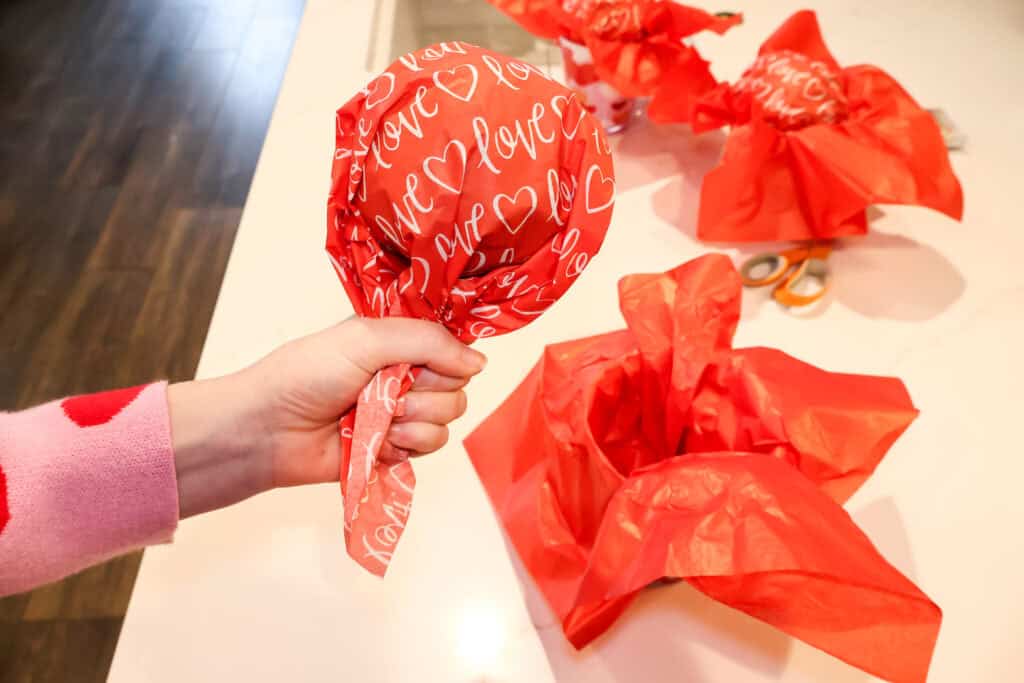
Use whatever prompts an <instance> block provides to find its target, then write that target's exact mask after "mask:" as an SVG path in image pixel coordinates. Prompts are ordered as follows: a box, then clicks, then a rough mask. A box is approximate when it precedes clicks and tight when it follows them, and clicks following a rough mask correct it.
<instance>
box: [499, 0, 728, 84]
mask: <svg viewBox="0 0 1024 683" xmlns="http://www.w3.org/2000/svg"><path fill="white" fill-rule="evenodd" d="M490 2H491V4H493V5H494V6H495V7H497V8H498V9H500V10H501V11H502V12H504V13H505V14H507V15H508V16H510V17H511V18H512V19H514V20H515V21H516V22H518V23H519V24H520V25H522V26H523V27H524V28H525V29H526V30H528V31H530V32H531V33H534V34H535V35H538V36H541V37H543V38H549V39H552V40H557V39H559V38H565V39H567V40H570V41H572V42H574V43H578V44H580V45H585V46H586V47H587V48H589V50H590V52H591V55H592V57H593V69H594V71H595V73H596V75H597V76H598V77H599V78H600V79H601V80H603V81H605V82H606V83H608V84H610V85H612V86H614V87H615V88H616V89H617V90H618V91H619V92H620V93H622V94H623V95H625V96H627V97H652V98H654V99H655V100H658V99H660V98H662V97H664V96H665V95H664V93H663V89H665V88H673V89H674V88H676V87H677V84H678V82H679V81H680V80H681V79H684V80H686V81H687V82H692V83H691V85H690V86H689V87H690V88H692V89H694V90H700V89H706V88H710V87H713V86H714V84H715V80H714V78H713V77H712V76H711V72H710V69H709V65H708V63H707V62H706V61H704V60H703V59H702V58H701V56H700V54H699V53H698V52H697V50H695V49H694V48H693V47H691V46H690V45H687V44H686V43H685V42H684V41H685V39H687V38H689V37H690V36H693V35H695V34H697V33H700V32H702V31H713V32H714V33H718V34H723V33H725V32H726V31H728V30H729V29H730V28H732V27H733V26H736V25H737V24H739V23H741V22H742V21H743V17H742V15H739V14H734V15H729V16H716V15H713V14H709V13H708V12H705V11H704V10H701V9H697V8H695V7H688V6H686V5H682V4H680V3H678V2H674V1H673V0H490ZM588 66H589V65H588ZM581 82H582V81H581Z"/></svg>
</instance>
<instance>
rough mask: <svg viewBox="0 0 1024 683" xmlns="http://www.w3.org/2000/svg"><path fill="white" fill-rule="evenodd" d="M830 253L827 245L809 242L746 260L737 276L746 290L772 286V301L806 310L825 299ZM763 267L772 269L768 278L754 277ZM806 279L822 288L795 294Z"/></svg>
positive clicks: (828, 244)
mask: <svg viewBox="0 0 1024 683" xmlns="http://www.w3.org/2000/svg"><path fill="white" fill-rule="evenodd" d="M831 253H832V245H831V244H830V243H827V242H826V243H814V242H812V243H810V244H807V245H804V246H801V247H795V248H793V249H786V250H785V251H780V252H778V253H771V252H769V253H765V254H758V255H756V256H752V257H751V258H749V259H747V261H746V262H745V263H744V264H743V266H742V267H741V268H740V275H741V276H742V278H743V284H744V285H746V286H747V287H767V286H768V285H775V289H774V290H772V297H773V298H774V299H775V300H776V301H778V302H779V303H780V304H782V305H783V306H807V305H808V304H812V303H814V302H815V301H817V300H818V299H820V298H821V297H823V296H825V292H827V291H828V286H829V279H830V278H829V270H828V265H827V264H826V263H825V260H826V259H827V258H828V257H829V254H831ZM765 265H767V266H769V267H770V268H771V271H770V272H769V273H768V274H767V275H762V276H755V275H754V274H753V273H754V272H755V271H757V270H758V269H759V268H761V267H762V266H765ZM806 279H812V280H817V281H818V282H819V283H820V285H821V287H820V288H818V290H817V291H815V292H813V293H811V294H800V293H798V292H797V291H796V287H797V285H798V284H799V283H800V282H801V281H803V280H806ZM776 283H778V284H776Z"/></svg>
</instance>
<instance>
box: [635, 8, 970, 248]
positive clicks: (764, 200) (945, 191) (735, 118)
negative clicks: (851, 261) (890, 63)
mask: <svg viewBox="0 0 1024 683" xmlns="http://www.w3.org/2000/svg"><path fill="white" fill-rule="evenodd" d="M665 95H666V96H665V97H663V98H661V99H660V100H659V101H657V102H652V103H651V106H650V108H649V110H648V113H649V115H650V117H651V119H652V120H654V121H661V122H668V121H685V122H689V123H690V124H691V125H692V126H693V129H694V130H695V131H696V132H702V131H706V130H711V129H714V128H719V127H722V126H730V131H729V137H728V139H727V140H726V143H725V150H724V152H723V154H722V159H721V161H720V162H719V164H718V166H717V167H716V168H714V169H713V170H712V171H711V172H709V173H708V174H707V176H705V178H704V184H703V187H702V188H701V201H700V213H699V217H698V223H697V236H698V237H699V238H701V239H704V240H711V241H722V242H760V241H782V240H809V239H829V238H835V237H843V236H847V235H859V234H864V233H866V232H867V229H868V228H867V213H866V209H867V207H868V206H870V205H871V204H914V205H919V206H926V207H929V208H931V209H935V210H936V211H941V212H942V213H945V214H947V215H948V216H950V217H951V218H955V219H957V220H959V219H960V218H961V216H962V214H963V194H962V191H961V189H960V183H959V182H958V181H957V179H956V176H955V175H954V174H953V169H952V167H951V166H950V163H949V155H948V152H947V151H946V146H945V143H944V141H943V138H942V133H941V131H940V129H939V126H938V124H937V123H936V122H935V120H934V119H933V118H932V115H931V114H930V113H928V112H927V111H926V110H924V109H922V108H921V107H920V106H919V105H918V104H917V102H915V101H914V99H913V98H912V97H911V96H910V95H909V94H908V93H907V92H906V91H905V90H904V89H903V88H902V87H900V85H899V83H897V82H896V80H895V79H893V78H892V76H890V75H889V74H887V73H885V72H884V71H882V70H881V69H879V68H877V67H874V66H869V65H859V66H851V67H846V68H844V67H841V66H840V65H839V63H838V62H837V61H836V60H835V58H834V57H833V56H832V54H831V53H830V52H829V50H828V48H827V47H826V46H825V43H824V40H823V39H822V37H821V31H820V29H819V27H818V20H817V17H816V15H815V14H814V12H811V11H807V10H805V11H801V12H797V13H796V14H794V15H793V16H792V17H790V18H789V19H788V20H787V21H786V22H785V23H784V24H783V25H782V26H781V27H780V28H779V29H778V30H777V31H776V32H775V33H774V34H773V35H772V36H771V37H770V38H768V40H766V41H765V42H764V44H763V45H762V46H761V49H760V51H759V52H758V58H757V60H755V62H754V64H753V65H752V66H751V67H750V69H748V70H747V71H746V72H745V73H744V74H743V76H742V77H741V78H740V79H739V80H738V81H737V82H736V83H735V84H732V85H730V84H727V83H722V84H718V85H714V86H708V85H707V83H706V82H705V84H704V85H703V86H702V85H701V84H700V83H699V82H697V81H695V80H693V79H689V80H680V81H679V83H678V85H677V87H676V88H673V89H671V90H666V91H665Z"/></svg>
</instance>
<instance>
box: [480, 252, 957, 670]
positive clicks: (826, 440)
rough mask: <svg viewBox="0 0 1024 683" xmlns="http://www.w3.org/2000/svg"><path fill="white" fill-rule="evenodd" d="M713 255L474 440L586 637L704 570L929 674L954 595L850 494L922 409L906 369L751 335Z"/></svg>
mask: <svg viewBox="0 0 1024 683" xmlns="http://www.w3.org/2000/svg"><path fill="white" fill-rule="evenodd" d="M741 288H742V285H741V281H740V277H739V275H738V273H737V272H736V270H735V269H734V268H733V266H732V263H731V262H730V261H729V260H728V259H727V258H726V257H724V256H720V255H710V256H705V257H702V258H699V259H696V260H694V261H691V262H689V263H686V264H684V265H682V266H680V267H678V268H675V269H674V270H671V271H669V272H667V273H664V274H658V275H633V276H629V277H626V278H624V279H623V280H622V281H621V283H620V285H619V299H620V305H621V308H622V313H623V315H624V316H625V318H626V324H627V326H628V329H626V330H621V331H618V332H612V333H609V334H603V335H599V336H595V337H590V338H586V339H579V340H575V341H569V342H565V343H561V344H555V345H552V346H549V347H548V348H547V350H546V351H545V353H544V356H543V358H542V359H541V361H540V363H539V364H538V365H537V366H536V367H534V369H533V370H532V371H531V372H530V374H529V376H528V377H527V378H526V379H525V380H524V381H523V383H522V384H520V386H519V387H518V388H517V389H516V390H515V391H514V392H513V393H512V394H511V395H510V396H509V398H508V399H507V400H506V401H505V402H504V403H503V404H502V405H501V406H500V407H499V408H498V409H497V410H496V411H495V412H494V413H492V414H491V415H490V416H489V417H488V418H487V419H485V420H484V422H483V423H482V424H481V425H480V426H479V427H478V428H477V429H476V430H474V432H473V433H472V434H471V435H470V436H469V437H468V438H467V439H466V441H465V446H466V449H467V451H468V452H469V456H470V459H471V460H472V462H473V465H474V467H475V468H476V470H477V473H478V475H479V477H480V480H481V482H482V483H483V485H484V488H485V489H486V491H487V494H488V496H489V497H490V499H491V502H492V504H493V506H494V509H495V511H496V513H497V515H498V516H499V518H500V520H501V522H502V524H503V526H504V528H505V531H506V533H507V534H508V537H509V538H510V540H511V542H512V545H513V546H514V547H515V548H516V551H517V552H518V554H519V557H520V558H521V560H522V562H523V564H524V565H525V567H526V568H527V570H528V571H529V572H530V574H531V576H532V577H533V579H534V580H535V581H536V583H537V585H538V587H539V588H540V590H541V592H542V593H543V594H544V596H545V597H546V599H547V601H548V603H549V604H550V605H551V607H552V609H553V611H554V612H555V613H556V614H557V615H558V616H559V618H560V619H561V620H562V627H563V630H564V631H565V634H566V637H567V638H568V639H569V640H570V641H571V642H572V643H573V645H575V646H576V647H578V648H579V647H583V646H585V645H587V643H589V642H590V641H592V640H593V639H594V638H596V637H597V636H598V635H600V634H601V633H602V632H604V631H605V630H606V629H608V628H609V627H610V626H611V624H612V623H613V622H614V621H615V620H616V619H617V618H618V617H619V616H620V615H621V614H622V612H623V611H624V610H625V608H626V607H627V606H628V605H629V603H630V602H631V601H632V599H633V598H634V597H635V596H636V595H637V593H638V591H640V590H643V589H644V588H645V587H647V586H649V585H651V584H652V583H653V582H656V581H658V580H660V579H662V578H677V579H682V580H685V581H687V582H689V583H690V584H691V585H692V586H693V587H694V588H696V589H697V590H699V591H701V592H703V593H705V594H707V595H708V596H710V597H711V598H713V599H715V600H718V601H719V602H722V603H723V604H726V605H729V606H730V607H733V608H735V609H738V610H741V611H743V612H746V613H747V614H749V615H751V616H753V617H755V618H757V619H760V620H762V621H764V622H767V623H768V624H771V625H772V626H774V627H776V628H778V629H780V630H782V631H784V632H786V633H788V634H790V635H792V636H794V637H796V638H799V639H801V640H803V641H805V642H807V643H809V644H810V645H812V646H814V647H817V648H820V649H822V650H824V651H826V652H828V653H830V654H832V655H834V656H836V657H838V658H840V659H842V660H844V661H846V662H848V663H850V664H852V665H854V666H857V667H860V668H862V669H864V670H865V671H868V672H870V673H872V674H874V675H877V676H881V677H883V678H887V679H890V680H893V681H924V679H925V676H926V673H927V670H928V666H929V662H930V659H931V654H932V650H933V648H934V645H935V639H936V637H937V635H938V630H939V624H940V621H941V611H940V610H939V608H938V607H937V606H936V605H935V604H934V603H933V602H932V601H931V600H930V599H929V598H928V597H927V596H926V595H925V594H924V593H922V592H921V590H920V589H918V588H917V587H916V586H915V585H914V584H913V583H911V582H910V581H909V580H908V579H907V578H905V577H904V576H903V575H902V574H900V572H899V571H897V570H896V569H895V568H894V567H892V566H891V565H890V564H889V563H888V562H886V560H885V558H883V557H882V556H881V555H880V554H879V552H878V551H877V550H876V549H875V547H874V546H873V545H872V544H871V541H870V540H869V539H868V538H867V536H865V535H864V533H863V532H862V531H861V530H860V529H859V528H858V527H857V525H856V524H855V523H854V522H853V520H852V519H851V518H850V516H849V515H848V514H847V513H846V511H845V510H843V508H842V503H843V502H844V501H846V500H847V498H849V497H850V496H851V495H852V494H853V493H854V491H856V490H857V488H858V487H860V485H861V484H863V483H864V481H865V480H866V479H867V477H868V476H870V474H871V473H872V472H873V471H874V470H875V468H876V467H877V465H878V464H879V462H880V461H881V460H882V458H883V456H884V455H885V453H886V451H888V449H889V448H890V446H892V444H893V442H894V441H895V440H896V439H897V438H898V437H899V436H900V434H902V433H903V431H904V430H906V429H907V427H908V426H909V425H910V423H911V422H912V421H913V420H914V419H915V417H916V416H917V410H916V409H915V408H914V406H913V404H912V403H911V400H910V397H909V396H908V395H907V392H906V389H905V388H904V386H903V383H902V382H900V381H899V380H897V379H893V378H885V377H868V376H862V375H850V374H838V373H831V372H826V371H824V370H821V369H818V368H816V367H814V366H811V365H808V364H806V363H803V362H801V361H799V360H796V359H795V358H792V357H790V356H787V355H786V354H784V353H782V352H781V351H778V350H775V349H768V348H749V349H734V348H732V337H733V334H734V332H735V329H736V325H737V323H738V321H739V313H740V299H741Z"/></svg>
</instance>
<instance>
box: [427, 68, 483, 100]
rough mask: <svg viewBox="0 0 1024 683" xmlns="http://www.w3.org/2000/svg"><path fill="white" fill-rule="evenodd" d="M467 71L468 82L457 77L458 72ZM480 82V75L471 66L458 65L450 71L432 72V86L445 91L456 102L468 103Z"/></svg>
mask: <svg viewBox="0 0 1024 683" xmlns="http://www.w3.org/2000/svg"><path fill="white" fill-rule="evenodd" d="M462 69H467V70H468V72H469V82H468V83H466V82H465V79H464V77H461V76H460V75H459V73H458V72H459V71H461V70H462ZM479 80H480V74H479V73H477V70H476V67H475V66H473V65H472V64H459V65H458V66H455V67H452V68H451V69H443V70H441V71H435V72H434V85H436V86H437V87H438V88H440V89H441V90H443V91H445V92H446V93H448V94H449V95H451V96H452V97H454V98H455V99H457V100H462V101H463V102H469V101H470V100H471V99H473V95H475V94H476V86H477V83H478V82H479Z"/></svg>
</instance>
